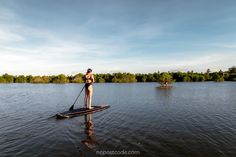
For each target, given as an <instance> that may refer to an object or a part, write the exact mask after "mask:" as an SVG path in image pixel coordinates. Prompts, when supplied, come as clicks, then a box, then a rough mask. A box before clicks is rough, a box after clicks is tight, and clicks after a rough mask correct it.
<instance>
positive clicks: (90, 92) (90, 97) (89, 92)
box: [88, 85, 93, 109]
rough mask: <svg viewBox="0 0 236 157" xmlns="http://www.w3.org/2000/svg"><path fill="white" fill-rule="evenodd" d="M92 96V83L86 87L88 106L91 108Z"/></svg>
mask: <svg viewBox="0 0 236 157" xmlns="http://www.w3.org/2000/svg"><path fill="white" fill-rule="evenodd" d="M92 96H93V87H92V85H90V86H89V87H88V101H89V104H88V107H89V108H90V109H91V108H92Z"/></svg>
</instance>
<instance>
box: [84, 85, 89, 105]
mask: <svg viewBox="0 0 236 157" xmlns="http://www.w3.org/2000/svg"><path fill="white" fill-rule="evenodd" d="M88 94H89V91H88V89H87V88H85V94H84V108H87V104H88Z"/></svg>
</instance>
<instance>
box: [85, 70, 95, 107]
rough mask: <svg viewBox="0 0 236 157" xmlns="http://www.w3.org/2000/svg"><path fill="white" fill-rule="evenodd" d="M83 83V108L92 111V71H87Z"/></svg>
mask: <svg viewBox="0 0 236 157" xmlns="http://www.w3.org/2000/svg"><path fill="white" fill-rule="evenodd" d="M84 82H85V96H84V107H85V108H87V105H88V108H89V109H92V106H91V105H92V96H93V85H92V84H93V83H94V77H93V74H92V69H88V70H87V72H86V74H85V75H84Z"/></svg>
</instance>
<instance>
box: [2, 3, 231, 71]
mask: <svg viewBox="0 0 236 157" xmlns="http://www.w3.org/2000/svg"><path fill="white" fill-rule="evenodd" d="M235 28H236V1H234V0H87V1H84V0H83V1H82V0H81V1H80V0H40V1H39V0H0V74H3V73H10V74H14V75H19V74H33V75H43V74H45V75H52V74H59V73H64V74H69V75H70V74H76V73H79V72H85V71H86V69H87V68H88V67H91V68H92V69H93V70H94V73H112V72H132V73H149V72H156V71H158V70H159V71H187V70H194V71H198V72H205V71H206V69H207V68H210V69H212V71H218V70H220V69H222V70H226V69H227V68H229V67H231V66H233V65H236V29H235Z"/></svg>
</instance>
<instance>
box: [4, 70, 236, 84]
mask: <svg viewBox="0 0 236 157" xmlns="http://www.w3.org/2000/svg"><path fill="white" fill-rule="evenodd" d="M94 78H95V81H96V82H98V83H105V82H113V83H131V82H164V81H166V80H167V81H168V82H202V81H217V82H222V81H236V67H235V66H233V67H231V68H229V69H228V70H227V71H222V70H220V71H218V72H211V70H210V69H207V71H206V72H205V73H197V72H194V71H188V72H162V73H161V72H155V73H149V74H140V73H139V74H132V73H113V74H109V73H108V74H94ZM83 82H84V81H83V74H81V73H79V74H76V75H74V76H72V75H70V76H66V75H64V74H59V75H52V76H32V75H27V76H24V75H18V76H13V75H9V74H3V75H1V76H0V83H59V84H61V83H83Z"/></svg>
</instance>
